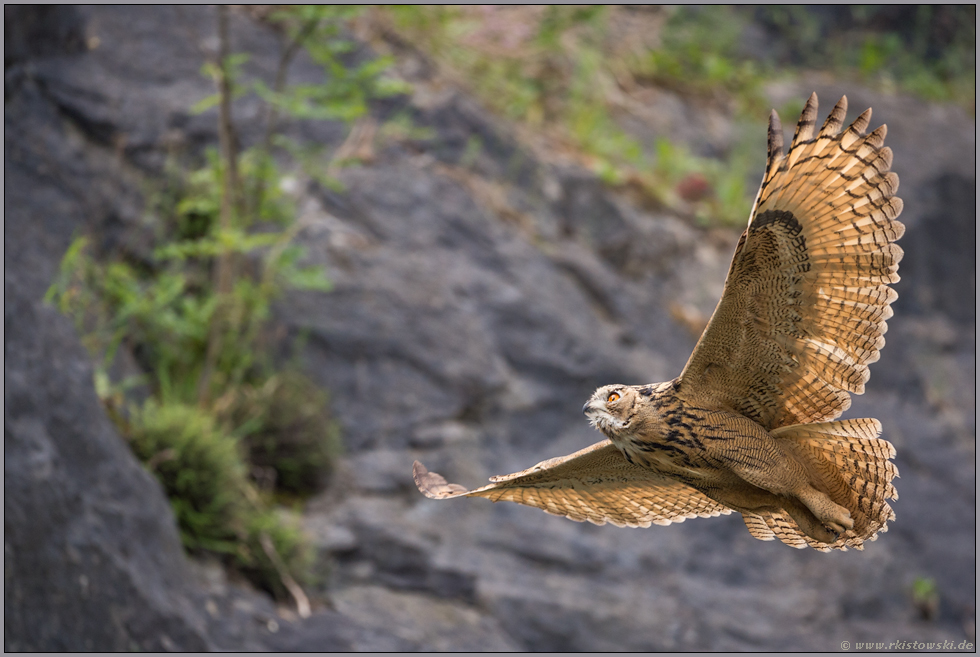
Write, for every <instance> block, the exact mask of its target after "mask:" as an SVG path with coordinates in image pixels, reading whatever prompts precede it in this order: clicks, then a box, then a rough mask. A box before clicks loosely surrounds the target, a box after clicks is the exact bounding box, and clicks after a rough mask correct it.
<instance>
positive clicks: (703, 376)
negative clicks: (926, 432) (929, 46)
mask: <svg viewBox="0 0 980 657" xmlns="http://www.w3.org/2000/svg"><path fill="white" fill-rule="evenodd" d="M846 112H847V98H846V97H845V98H841V100H840V102H838V103H837V105H836V106H835V107H834V109H833V110H832V111H831V113H830V115H829V116H828V117H827V120H826V121H825V122H824V124H823V127H822V128H821V129H820V131H819V132H815V127H816V116H817V97H816V94H814V95H812V96H811V97H810V99H809V101H808V102H807V104H806V107H805V108H804V110H803V113H802V115H801V117H800V121H799V123H798V125H797V128H796V133H795V135H794V137H793V142H792V145H791V146H790V149H789V152H788V153H785V154H784V153H783V143H782V128H781V127H780V124H779V117H778V116H777V115H776V114H775V112H773V114H772V116H771V118H770V129H769V160H768V163H767V167H766V174H765V177H764V178H763V181H762V185H761V187H760V189H759V193H758V196H757V197H756V202H755V206H754V208H753V211H752V216H751V219H750V221H749V225H748V228H747V229H746V231H745V233H743V235H742V237H741V239H740V241H739V244H738V247H737V249H736V252H735V257H734V258H733V260H732V266H731V269H730V271H729V275H728V280H727V281H726V283H725V292H724V294H723V295H722V299H721V301H720V302H719V304H718V308H717V309H716V310H715V313H714V315H713V316H712V318H711V321H710V322H709V324H708V326H707V328H706V329H705V331H704V334H703V335H702V336H701V340H700V341H699V343H698V345H697V347H696V348H695V350H694V353H693V354H692V355H691V358H690V360H689V361H688V364H687V366H686V367H685V369H684V372H683V374H682V375H681V380H682V394H684V395H685V396H686V397H687V398H688V399H690V400H692V401H695V402H697V403H699V404H700V405H703V406H715V407H720V408H728V409H730V410H733V411H735V412H738V413H741V414H743V415H745V416H747V417H749V418H751V419H753V420H755V421H756V422H758V423H759V424H761V425H762V426H764V427H765V428H767V429H770V430H772V429H775V428H778V427H781V426H789V425H793V424H803V423H810V422H825V421H828V420H833V419H835V418H837V417H839V416H840V414H841V413H842V412H843V411H845V410H847V408H848V407H849V406H850V403H851V399H850V393H855V394H861V393H863V392H864V385H865V383H866V382H867V381H868V378H869V377H870V371H869V369H868V365H870V364H871V363H874V362H876V361H877V360H878V358H879V357H880V351H881V348H882V347H883V346H884V343H885V339H884V335H885V332H886V331H887V330H888V326H887V323H886V322H887V320H888V319H889V318H890V317H891V316H892V310H891V303H892V302H893V301H895V299H896V298H897V296H898V295H897V294H896V293H895V291H894V290H893V289H891V288H890V287H889V286H890V285H892V284H894V283H896V282H898V280H899V276H898V263H899V261H900V260H901V258H902V249H901V248H900V247H899V246H897V245H896V244H894V242H895V240H897V239H899V238H900V237H902V235H903V233H904V231H905V228H904V226H903V225H902V224H901V223H900V222H898V221H896V217H897V216H898V215H899V213H900V212H901V211H902V201H901V199H899V198H898V197H896V196H895V193H896V191H897V190H898V176H897V175H896V174H895V173H894V172H892V171H890V168H891V163H892V152H891V149H889V148H888V147H886V146H884V140H885V135H886V132H887V129H886V127H885V126H881V127H879V128H878V129H876V130H874V131H873V132H871V133H870V134H867V135H866V134H864V132H865V130H866V128H867V127H868V123H869V121H870V118H871V110H870V109H869V110H867V111H865V112H864V113H863V114H861V115H860V116H858V118H857V119H855V120H854V122H853V123H852V124H851V125H850V126H849V127H848V128H846V129H844V130H843V131H842V130H841V128H842V127H843V125H844V117H845V115H846Z"/></svg>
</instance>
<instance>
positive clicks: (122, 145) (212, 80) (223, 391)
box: [4, 5, 976, 651]
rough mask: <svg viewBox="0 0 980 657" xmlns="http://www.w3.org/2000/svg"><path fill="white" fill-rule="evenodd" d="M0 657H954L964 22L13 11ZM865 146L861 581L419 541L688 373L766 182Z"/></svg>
mask: <svg viewBox="0 0 980 657" xmlns="http://www.w3.org/2000/svg"><path fill="white" fill-rule="evenodd" d="M4 35H5V46H4V74H5V78H4V84H5V104H4V121H5V124H4V125H5V130H4V139H5V150H4V158H5V160H4V168H5V181H6V185H5V194H4V208H5V216H6V219H5V226H4V346H5V368H4V390H5V392H4V455H5V459H4V498H5V499H4V647H5V649H6V650H105V651H108V650H185V651H189V650H388V651H394V650H542V651H572V650H588V651H600V650H633V651H650V650H837V649H838V648H839V647H840V646H842V642H844V641H849V642H850V645H851V646H852V647H856V646H857V644H858V643H861V642H871V643H876V642H882V643H885V644H888V643H891V642H893V641H921V642H940V643H941V642H944V641H952V642H954V644H955V645H959V644H960V643H961V642H963V641H968V642H975V617H976V611H975V605H976V587H975V582H976V560H975V552H976V536H975V534H976V526H975V524H976V493H975V488H976V485H975V484H976V467H975V461H976V448H975V437H976V410H975V390H976V388H975V374H976V358H975V330H976V313H975V310H976V303H975V301H976V223H975V222H976V191H975V190H976V167H975V161H976V130H975V126H976V121H975V113H976V86H975V80H976V73H975V58H976V8H975V6H974V5H940V6H925V5H923V6H914V5H902V6H832V7H831V6H792V7H781V6H767V7H716V6H712V7H687V6H684V7H679V6H678V7H620V6H606V7H540V6H519V7H517V6H513V7H512V6H506V7H503V6H479V7H476V6H474V7H469V6H468V7H386V8H378V7H372V8H356V7H342V8H337V7H323V6H305V7H289V8H279V7H270V6H250V7H62V6H37V7H35V6H7V7H5V8H4ZM813 91H816V92H817V93H818V95H819V98H820V103H821V110H820V117H819V118H820V120H822V119H823V117H824V116H826V114H827V112H828V111H829V109H830V108H831V107H832V106H833V105H834V103H836V102H837V100H838V99H839V98H840V97H841V95H844V94H846V95H847V97H848V99H849V106H850V110H849V112H848V120H849V121H850V120H853V119H854V118H855V117H856V116H857V114H859V113H860V112H861V111H863V110H864V109H865V108H867V107H873V109H874V115H873V118H872V127H876V126H878V125H880V124H882V123H887V124H888V127H889V133H888V138H887V141H886V143H887V145H889V146H890V147H891V148H892V149H893V151H894V155H895V157H894V165H893V170H894V171H896V172H897V173H898V175H899V176H900V178H901V190H900V192H899V196H901V197H902V198H903V200H904V201H905V210H904V212H903V214H902V216H901V218H900V219H901V221H902V222H903V223H905V224H906V226H907V232H906V235H905V237H904V238H903V239H902V241H901V243H900V244H901V246H902V247H903V248H904V250H905V258H904V260H903V261H902V264H901V269H900V273H901V275H902V279H903V280H902V281H901V282H900V283H899V284H898V285H897V286H896V288H897V290H898V292H899V299H898V301H896V302H895V304H894V305H893V309H894V310H895V317H894V318H893V319H892V320H890V321H889V332H888V335H887V342H888V344H887V347H886V348H885V349H884V350H883V354H882V359H881V361H880V362H879V363H877V364H875V365H874V366H873V367H872V370H871V371H872V377H871V380H870V382H869V384H868V386H867V393H866V394H865V395H863V396H858V397H854V403H853V406H852V408H851V409H850V410H849V411H848V412H847V413H846V414H845V417H864V416H870V417H877V418H879V419H880V420H881V421H882V424H883V425H884V428H885V432H884V437H885V438H887V439H888V440H890V441H891V442H892V443H894V445H895V446H896V449H897V451H898V456H897V457H896V459H895V462H896V464H897V465H898V467H899V470H900V473H901V479H900V480H898V481H897V482H896V483H897V488H898V491H899V494H900V496H901V499H900V500H898V501H896V502H895V503H894V504H893V507H894V509H895V512H896V515H897V520H896V521H894V522H893V523H891V524H890V525H889V531H888V533H887V534H882V535H881V536H880V537H879V539H878V540H877V541H876V542H874V543H870V544H868V545H867V547H866V549H865V550H864V551H863V552H855V551H850V552H846V553H833V554H822V553H817V552H814V551H812V550H805V551H801V550H793V549H791V548H789V547H787V546H785V545H783V544H781V543H778V542H769V543H764V542H760V541H757V540H755V539H753V538H752V537H751V536H750V535H749V534H748V532H747V531H746V530H745V528H744V526H743V524H742V522H741V520H740V519H739V518H738V517H734V516H729V517H723V518H715V519H699V520H694V521H689V522H685V523H683V524H679V525H672V526H669V527H653V528H651V529H619V528H615V527H611V526H608V527H597V526H593V525H589V524H578V523H574V522H572V521H570V520H567V519H563V518H556V517H552V516H548V515H546V514H544V513H543V512H540V511H538V510H536V509H531V508H526V507H521V506H518V505H514V504H510V505H508V504H501V505H491V504H488V503H486V502H485V501H483V500H456V501H447V502H437V501H432V500H428V499H425V498H424V497H423V496H422V495H421V494H420V493H419V492H418V491H417V490H416V488H415V486H414V483H413V481H412V476H411V467H412V462H413V461H414V460H415V459H420V460H421V461H423V462H424V463H425V464H426V465H427V466H428V467H429V468H430V469H433V470H435V471H437V472H440V473H442V474H444V475H446V477H447V478H448V479H449V480H450V481H453V482H459V483H462V484H465V485H467V486H468V487H475V486H478V485H481V482H484V481H485V480H486V477H488V476H490V475H494V474H504V473H509V472H514V471H518V470H522V469H524V468H526V467H529V466H530V465H532V464H534V463H537V462H538V461H541V460H543V459H546V458H550V457H553V456H559V455H564V454H568V453H571V452H573V451H575V450H577V449H580V448H582V447H585V446H587V445H590V444H592V443H594V442H596V441H597V440H599V439H600V436H599V435H598V434H597V433H596V432H595V431H594V430H592V429H591V428H590V427H589V426H588V424H587V422H586V420H585V419H584V418H583V417H582V415H581V406H582V403H583V401H584V400H586V399H587V398H588V396H589V395H590V394H591V393H592V391H593V390H594V389H595V388H596V387H598V386H600V385H604V384H608V383H613V382H622V383H628V384H633V383H647V382H655V381H665V380H669V379H670V378H673V377H674V376H676V375H677V374H678V373H679V372H680V371H681V368H682V367H683V365H684V363H685V362H686V360H687V357H688V355H689V354H690V351H691V349H692V348H693V346H694V344H695V342H696V340H697V338H698V336H699V335H700V332H701V330H702V329H703V327H704V326H705V324H706V322H707V320H708V317H709V316H710V313H711V312H712V310H713V309H714V306H715V304H716V303H717V300H718V298H719V296H720V294H721V290H722V286H723V283H724V277H725V274H726V273H727V269H728V265H729V262H730V258H731V254H732V252H733V251H734V248H735V244H736V242H737V239H738V235H739V233H740V231H741V229H742V227H743V226H744V224H745V222H746V220H747V218H748V212H749V209H750V207H751V203H752V200H753V198H754V195H755V192H756V189H757V185H758V182H759V180H760V179H761V177H762V172H763V168H764V165H765V154H766V126H767V121H768V114H769V110H770V109H772V108H775V109H776V110H777V111H778V112H779V114H780V116H781V118H782V121H783V125H784V128H785V131H786V139H787V142H788V140H789V139H790V138H791V135H792V130H793V128H794V127H795V123H796V120H797V117H798V115H799V112H800V111H801V109H802V107H803V103H804V101H805V99H806V98H807V97H808V96H809V95H810V93H811V92H813Z"/></svg>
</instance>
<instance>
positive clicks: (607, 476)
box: [413, 440, 732, 527]
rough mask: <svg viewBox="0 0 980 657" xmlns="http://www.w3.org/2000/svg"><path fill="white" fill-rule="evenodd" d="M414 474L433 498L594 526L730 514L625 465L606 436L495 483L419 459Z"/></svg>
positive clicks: (692, 493)
mask: <svg viewBox="0 0 980 657" xmlns="http://www.w3.org/2000/svg"><path fill="white" fill-rule="evenodd" d="M413 475H414V477H415V483H416V485H417V486H418V488H419V490H420V491H422V493H423V494H424V495H425V496H426V497H430V498H433V499H447V498H452V497H485V498H487V499H489V500H491V501H493V502H501V501H509V502H517V503H518V504H525V505H527V506H533V507H537V508H539V509H543V510H544V511H546V512H548V513H550V514H552V515H556V516H564V517H566V518H570V519H572V520H575V521H577V522H582V521H589V522H591V523H593V524H595V525H604V524H606V523H607V522H608V523H610V524H613V525H616V526H617V527H649V526H650V525H669V524H671V523H673V522H684V520H686V519H687V518H710V517H713V516H719V515H727V514H729V513H731V512H732V510H731V509H729V508H728V507H726V506H725V505H723V504H719V503H718V502H715V501H714V500H712V499H709V498H708V497H706V496H705V495H703V494H702V493H700V492H699V491H697V490H695V489H694V488H691V487H690V486H687V485H686V484H684V483H682V482H679V481H677V480H675V479H671V478H669V477H666V476H663V475H661V474H659V473H657V472H655V471H653V470H650V469H649V468H644V467H642V466H639V465H634V464H632V463H629V462H628V461H627V460H626V459H625V458H624V457H623V454H622V452H620V451H619V449H617V448H616V447H615V446H614V445H613V444H612V443H611V442H610V441H608V440H604V441H602V442H599V443H596V444H595V445H592V446H591V447H587V448H585V449H583V450H580V451H578V452H575V453H574V454H570V455H568V456H563V457H559V458H554V459H549V460H547V461H542V462H541V463H538V464H537V465H535V466H533V467H531V468H528V469H527V470H523V471H521V472H516V473H514V474H511V475H503V476H497V477H491V479H490V481H491V482H493V483H491V484H490V485H489V486H484V487H483V488H477V489H475V490H467V489H466V488H465V487H463V486H460V485H459V484H450V483H447V482H446V480H445V478H443V477H442V476H441V475H438V474H436V473H434V472H429V471H428V470H426V469H425V466H423V465H422V464H421V463H419V462H418V461H416V462H415V466H414V468H413Z"/></svg>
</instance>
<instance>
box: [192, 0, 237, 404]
mask: <svg viewBox="0 0 980 657" xmlns="http://www.w3.org/2000/svg"><path fill="white" fill-rule="evenodd" d="M217 70H218V79H217V83H218V95H219V100H220V102H219V105H218V141H219V144H220V147H221V159H222V160H223V162H222V164H223V166H222V174H223V176H222V185H221V214H220V217H219V221H220V224H219V226H220V229H221V231H222V232H226V231H229V230H231V227H232V222H233V215H234V211H235V208H236V207H237V203H236V191H237V183H238V153H237V152H236V151H237V149H236V147H235V133H234V126H233V124H232V120H231V100H232V99H231V79H230V78H231V76H230V72H229V70H228V7H227V6H225V5H218V67H217ZM231 256H232V254H231V252H229V251H222V252H220V253H219V254H218V257H217V263H216V266H215V274H214V286H215V293H216V295H217V297H218V303H217V305H216V307H215V310H214V315H213V317H212V319H211V330H210V332H209V335H208V348H207V354H206V356H205V360H204V371H203V372H202V373H201V379H200V380H199V381H198V388H197V397H198V402H199V403H201V404H202V405H204V404H207V402H208V400H209V398H210V388H211V377H212V376H213V374H214V368H215V364H216V362H217V359H218V354H219V353H220V352H221V340H222V329H223V325H224V324H225V319H226V317H225V315H226V310H227V308H226V306H227V302H228V296H229V294H230V293H231V286H232V261H231Z"/></svg>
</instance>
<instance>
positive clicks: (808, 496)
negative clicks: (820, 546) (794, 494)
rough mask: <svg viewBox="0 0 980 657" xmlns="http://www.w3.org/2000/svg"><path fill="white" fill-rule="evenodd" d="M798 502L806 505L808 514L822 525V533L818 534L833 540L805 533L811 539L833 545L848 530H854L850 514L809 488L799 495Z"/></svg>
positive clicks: (822, 494) (825, 496) (823, 495)
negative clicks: (827, 535) (829, 535)
mask: <svg viewBox="0 0 980 657" xmlns="http://www.w3.org/2000/svg"><path fill="white" fill-rule="evenodd" d="M799 500H800V502H802V503H803V504H804V505H806V507H807V509H809V510H810V513H812V514H813V516H814V517H815V518H816V520H817V521H818V522H819V523H820V524H821V525H823V526H822V527H821V529H823V530H824V531H823V532H818V533H822V534H831V535H833V540H829V541H828V540H826V538H818V537H817V536H814V535H813V534H812V533H810V532H807V533H808V534H810V536H812V537H813V538H817V540H820V541H823V542H824V543H833V542H835V541H837V540H838V539H839V538H840V537H841V536H842V535H843V534H844V532H846V531H847V530H848V529H853V528H854V520H853V519H852V518H851V512H850V511H848V510H847V509H846V508H845V507H843V506H841V505H840V504H836V503H835V502H834V501H833V500H831V499H830V498H829V497H827V495H825V494H824V493H821V492H820V491H818V490H815V489H813V488H810V489H809V490H807V491H805V492H804V493H803V494H801V495H799ZM801 529H802V527H801ZM804 531H806V530H804Z"/></svg>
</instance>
